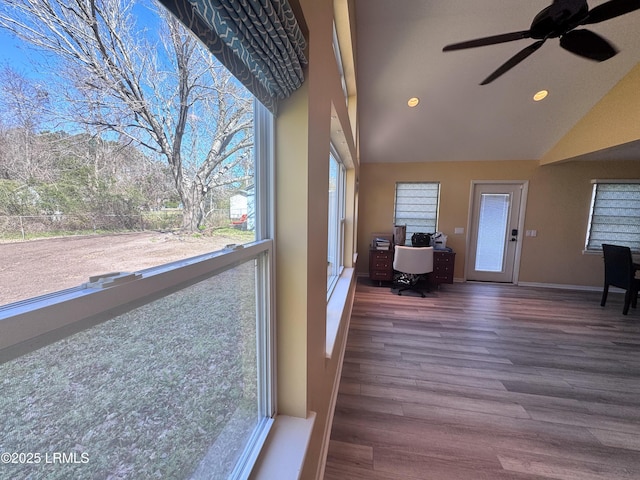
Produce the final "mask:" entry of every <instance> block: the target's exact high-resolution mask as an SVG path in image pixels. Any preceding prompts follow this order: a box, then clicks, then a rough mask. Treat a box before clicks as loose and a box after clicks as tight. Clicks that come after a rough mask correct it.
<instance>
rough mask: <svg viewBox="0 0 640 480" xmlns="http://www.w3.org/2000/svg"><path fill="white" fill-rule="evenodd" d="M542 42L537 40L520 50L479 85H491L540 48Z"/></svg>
mask: <svg viewBox="0 0 640 480" xmlns="http://www.w3.org/2000/svg"><path fill="white" fill-rule="evenodd" d="M544 42H545V41H544V40H538V41H537V42H535V43H532V44H531V45H529V46H528V47H525V48H523V49H522V50H520V51H519V52H518V53H516V54H515V55H514V56H513V57H511V58H510V59H509V60H507V61H506V62H505V63H503V64H502V65H501V66H500V67H499V68H498V69H497V70H496V71H495V72H493V73H492V74H491V75H489V76H488V77H487V78H485V79H484V80H483V81H482V83H481V84H480V85H486V84H488V83H491V82H493V81H494V80H495V79H496V78H498V77H499V76H500V75H502V74H504V73H506V72H507V71H509V70H511V69H512V68H513V67H515V66H516V65H517V64H519V63H520V62H521V61H523V60H524V59H525V58H527V57H528V56H529V55H531V54H532V53H533V52H535V51H536V50H538V49H539V48H540V47H541V46H542V44H543V43H544Z"/></svg>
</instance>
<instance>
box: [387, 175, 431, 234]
mask: <svg viewBox="0 0 640 480" xmlns="http://www.w3.org/2000/svg"><path fill="white" fill-rule="evenodd" d="M405 185H407V186H408V185H435V186H436V188H437V193H436V196H435V198H436V203H435V206H434V208H433V209H430V210H429V212H428V213H432V214H433V215H435V220H434V223H433V232H429V231H426V229H424V230H417V229H416V228H412V227H417V228H420V227H421V226H420V225H417V224H409V223H407V222H406V221H405V223H402V222H403V221H404V220H403V218H404V217H400V218H398V203H399V202H398V191H399V190H400V189H401V188H400V187H402V186H405ZM440 191H441V184H440V182H439V181H424V182H396V187H395V193H394V204H393V224H394V225H406V226H407V233H406V237H405V243H404V244H405V245H409V246H410V245H411V235H412V234H413V233H416V232H423V233H435V232H436V231H438V220H439V217H440ZM423 206H427V205H426V204H425V205H423ZM410 225H411V227H410Z"/></svg>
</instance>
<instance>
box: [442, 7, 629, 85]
mask: <svg viewBox="0 0 640 480" xmlns="http://www.w3.org/2000/svg"><path fill="white" fill-rule="evenodd" d="M639 9H640V0H609V1H608V2H606V3H603V4H602V5H598V6H597V7H594V8H593V9H589V5H588V4H587V1H586V0H554V2H553V3H552V4H551V5H549V6H548V7H546V8H545V9H543V10H542V11H541V12H540V13H538V14H537V15H536V16H535V17H534V19H533V22H531V27H530V28H529V30H522V31H518V32H510V33H503V34H500V35H493V36H490V37H483V38H478V39H475V40H467V41H464V42H459V43H454V44H451V45H447V46H446V47H444V48H443V49H442V51H444V52H449V51H453V50H462V49H467V48H475V47H483V46H487V45H496V44H498V43H505V42H512V41H515V40H522V39H525V38H532V39H534V40H537V41H536V42H534V43H532V44H531V45H528V46H527V47H525V48H523V49H522V50H520V51H519V52H518V53H516V54H515V55H514V56H513V57H511V58H510V59H509V60H507V61H506V62H505V63H503V64H502V65H501V66H500V67H498V69H497V70H495V71H494V72H493V73H492V74H491V75H489V76H488V77H487V78H485V79H484V80H483V81H482V82H481V83H480V85H487V84H488V83H491V82H492V81H494V80H495V79H496V78H498V77H500V76H501V75H503V74H504V73H506V72H508V71H509V70H511V69H512V68H513V67H515V66H516V65H518V64H519V63H520V62H522V61H523V60H524V59H525V58H527V57H528V56H530V55H531V54H533V53H534V52H535V51H537V50H538V49H539V48H540V47H541V46H542V45H543V44H544V43H545V42H546V41H547V40H548V39H549V38H560V47H562V48H564V49H565V50H567V51H569V52H571V53H573V54H575V55H578V56H580V57H583V58H588V59H590V60H594V61H596V62H604V61H605V60H608V59H610V58H611V57H613V56H614V55H616V54H617V53H618V50H617V49H616V48H615V47H614V46H613V45H612V44H611V43H610V42H609V41H608V40H606V39H604V38H603V37H601V36H600V35H598V34H596V33H594V32H592V31H591V30H587V29H584V28H581V29H577V28H578V27H581V26H584V25H592V24H594V23H600V22H603V21H605V20H610V19H612V18H615V17H619V16H621V15H625V14H627V13H631V12H633V11H636V10H639Z"/></svg>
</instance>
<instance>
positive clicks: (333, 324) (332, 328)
mask: <svg viewBox="0 0 640 480" xmlns="http://www.w3.org/2000/svg"><path fill="white" fill-rule="evenodd" d="M354 278H355V269H354V268H345V269H344V270H342V274H341V275H340V278H339V279H338V282H337V283H336V286H335V287H334V289H333V293H332V294H331V298H330V299H329V302H328V303H327V323H326V329H327V331H326V344H325V355H326V358H327V359H330V358H331V357H332V356H333V350H334V347H335V344H336V338H337V337H338V331H339V330H340V322H341V320H342V318H343V317H344V313H345V307H347V300H348V297H349V292H350V291H351V285H352V283H353V281H354Z"/></svg>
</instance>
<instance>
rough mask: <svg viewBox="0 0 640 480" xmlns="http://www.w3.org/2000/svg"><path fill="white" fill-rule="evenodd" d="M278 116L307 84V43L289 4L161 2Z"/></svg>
mask: <svg viewBox="0 0 640 480" xmlns="http://www.w3.org/2000/svg"><path fill="white" fill-rule="evenodd" d="M162 3H163V4H164V5H165V6H166V7H167V8H169V10H171V11H172V12H173V13H174V15H176V16H177V17H178V18H179V19H180V20H181V21H182V22H183V23H184V24H185V25H187V27H189V28H190V29H191V30H192V31H193V32H194V33H195V34H196V35H198V37H200V39H201V40H202V41H203V42H204V43H205V45H206V46H207V48H209V50H210V51H211V52H212V53H213V54H214V55H215V56H216V57H217V58H218V60H220V62H221V63H222V64H223V65H224V66H225V67H226V68H227V69H228V70H229V71H230V72H231V73H232V74H233V75H234V76H235V77H236V78H238V80H240V81H241V82H242V83H243V84H244V85H245V86H246V87H247V89H249V91H251V93H253V95H255V96H256V97H257V98H258V100H260V101H261V102H262V103H263V104H264V105H265V106H266V107H267V108H268V109H269V110H270V111H271V112H273V113H276V109H277V101H278V99H282V98H286V97H288V96H289V95H291V94H292V93H293V92H294V91H295V90H296V89H298V88H299V87H300V86H301V85H302V83H303V81H304V72H303V67H304V66H305V65H306V63H307V59H306V57H305V55H304V49H305V48H306V42H305V39H304V36H303V35H302V32H301V31H300V27H299V26H298V22H297V21H296V18H295V16H294V14H293V11H292V10H291V6H290V5H289V3H288V1H287V0H162Z"/></svg>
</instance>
